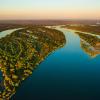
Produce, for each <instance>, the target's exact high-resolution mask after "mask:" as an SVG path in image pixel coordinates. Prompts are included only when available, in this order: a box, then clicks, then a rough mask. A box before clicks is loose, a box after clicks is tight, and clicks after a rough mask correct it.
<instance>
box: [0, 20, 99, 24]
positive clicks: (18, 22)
mask: <svg viewBox="0 0 100 100" xmlns="http://www.w3.org/2000/svg"><path fill="white" fill-rule="evenodd" d="M97 21H100V20H84V19H83V20H76V19H65V20H0V24H24V25H25V24H32V25H64V24H96V23H97Z"/></svg>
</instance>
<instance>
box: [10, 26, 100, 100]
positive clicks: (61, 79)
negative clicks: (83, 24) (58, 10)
mask: <svg viewBox="0 0 100 100" xmlns="http://www.w3.org/2000/svg"><path fill="white" fill-rule="evenodd" d="M57 29H58V30H61V31H62V32H63V33H64V35H65V37H66V40H67V42H66V44H65V46H64V47H62V48H60V49H58V50H56V51H54V52H53V53H52V54H51V55H49V56H48V57H47V58H46V59H45V60H44V61H43V62H42V63H41V64H40V65H39V66H38V68H37V69H36V70H34V72H33V74H32V75H31V76H30V77H29V78H27V79H26V80H25V81H24V82H23V83H22V84H21V86H20V87H19V88H18V90H17V93H16V94H15V95H14V96H13V98H12V100H100V56H99V55H98V56H96V57H95V58H91V57H90V56H89V55H88V54H87V53H85V52H84V50H83V49H82V48H81V46H80V37H79V36H78V35H76V34H75V33H74V32H72V31H68V30H67V29H63V28H59V27H58V28H57ZM97 98H98V99H97Z"/></svg>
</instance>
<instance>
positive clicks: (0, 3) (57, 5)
mask: <svg viewBox="0 0 100 100" xmlns="http://www.w3.org/2000/svg"><path fill="white" fill-rule="evenodd" d="M5 19H12V20H13V19H100V0H0V20H5Z"/></svg>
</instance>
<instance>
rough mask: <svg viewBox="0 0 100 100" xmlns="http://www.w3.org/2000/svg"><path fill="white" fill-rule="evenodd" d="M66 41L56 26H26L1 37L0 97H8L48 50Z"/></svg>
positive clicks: (3, 99) (48, 52)
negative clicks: (0, 77) (52, 27)
mask: <svg viewBox="0 0 100 100" xmlns="http://www.w3.org/2000/svg"><path fill="white" fill-rule="evenodd" d="M65 43H66V40H65V36H64V34H63V33H62V32H60V31H58V30H56V29H50V28H47V27H43V26H29V27H24V28H23V29H19V30H16V31H14V32H13V33H11V34H10V35H7V36H6V37H3V38H1V39H0V70H1V73H2V77H3V78H2V79H1V80H0V88H1V91H0V100H5V99H6V100H9V99H10V98H11V97H12V95H14V94H15V93H16V90H17V88H18V86H19V85H20V84H21V82H22V81H23V80H25V79H26V78H27V77H28V76H29V75H31V74H32V72H33V70H34V69H35V68H37V65H39V64H40V63H41V62H42V61H43V60H44V59H45V58H46V57H47V56H48V55H49V54H50V53H51V52H53V51H54V50H56V49H58V48H61V47H63V46H64V44H65Z"/></svg>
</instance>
